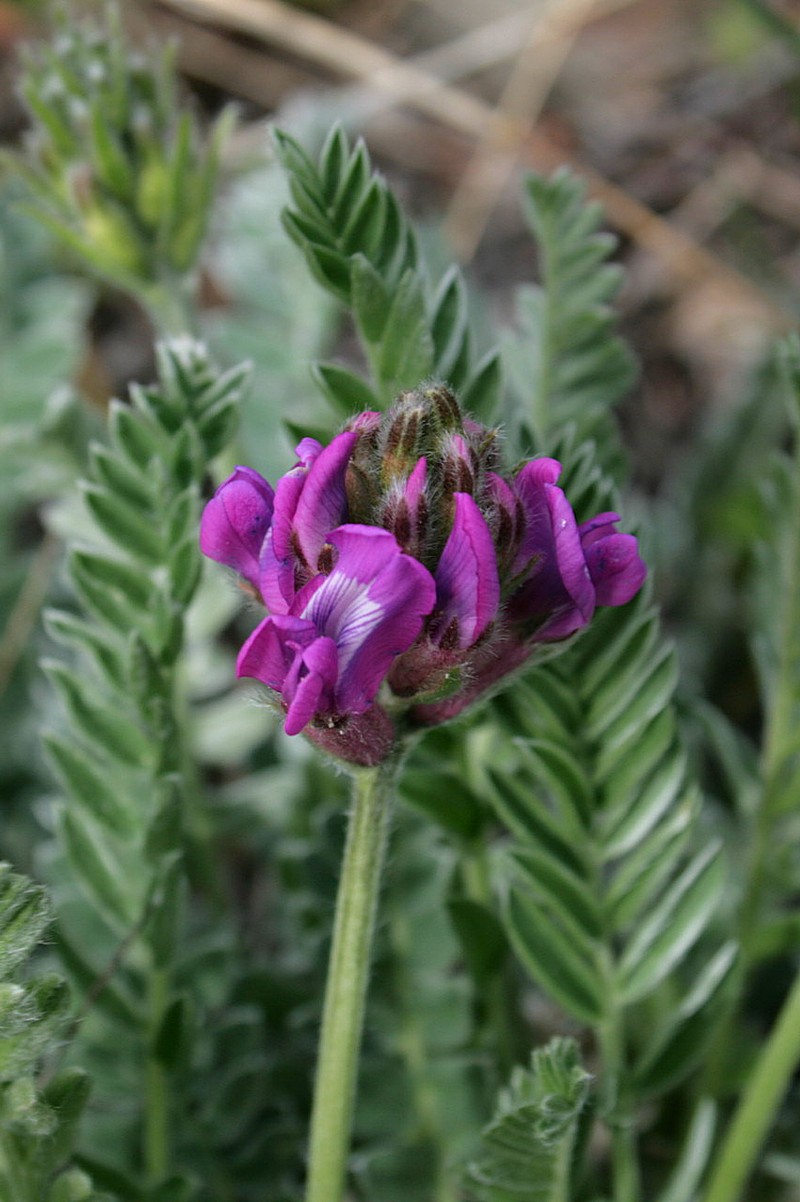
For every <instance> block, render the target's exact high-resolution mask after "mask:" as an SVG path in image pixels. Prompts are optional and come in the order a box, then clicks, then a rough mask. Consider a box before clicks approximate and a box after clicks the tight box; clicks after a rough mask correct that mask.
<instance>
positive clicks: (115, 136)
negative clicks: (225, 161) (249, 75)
mask: <svg viewBox="0 0 800 1202" xmlns="http://www.w3.org/2000/svg"><path fill="white" fill-rule="evenodd" d="M57 19H58V31H57V34H56V37H55V39H54V42H53V44H52V45H50V46H44V47H39V48H36V49H32V50H30V51H29V52H28V53H27V55H26V57H25V65H24V72H23V77H22V84H21V87H22V93H23V96H24V98H25V101H26V102H27V105H28V108H29V110H30V113H31V117H32V129H31V131H30V133H29V136H28V145H27V154H26V156H25V159H24V160H20V161H19V162H18V164H17V166H18V167H19V169H20V172H21V174H22V175H23V177H24V178H25V179H26V181H27V183H28V186H29V188H30V191H31V193H32V195H33V198H34V205H35V209H36V211H37V212H38V215H39V216H40V218H41V219H42V220H43V221H44V222H45V223H46V224H47V225H48V226H49V227H50V229H51V230H53V231H54V232H55V233H56V234H57V235H59V236H60V238H61V239H62V241H63V242H64V243H65V244H66V245H67V247H68V248H69V249H70V250H71V251H72V252H73V253H75V254H77V256H78V257H79V258H80V259H81V260H82V261H83V263H84V265H85V266H88V267H89V268H91V269H92V270H93V271H96V272H98V273H100V274H102V275H103V276H105V277H106V278H108V279H110V280H112V281H113V282H116V283H119V284H120V285H122V286H125V287H129V288H135V287H136V286H137V285H139V286H141V285H147V284H148V283H150V282H154V281H156V280H158V279H163V276H164V274H165V272H172V273H174V274H182V273H184V272H187V271H188V270H190V269H191V268H192V267H193V265H194V263H195V260H196V257H197V254H198V250H199V247H200V244H201V241H202V238H203V235H204V233H205V228H206V224H207V218H208V211H209V206H210V203H211V200H212V198H213V192H214V183H215V179H216V173H217V158H218V151H219V142H220V139H221V138H222V136H223V132H224V131H223V126H222V125H221V124H220V125H218V127H217V129H216V130H215V132H214V134H213V136H212V138H211V139H210V141H209V144H208V145H207V146H202V145H201V139H200V137H199V136H198V132H197V129H196V128H195V125H194V123H193V121H192V120H191V118H190V117H189V115H188V114H187V113H185V112H181V111H180V109H179V108H178V105H177V102H176V98H175V94H174V84H175V80H174V69H173V62H172V59H173V54H172V50H171V48H167V49H166V50H164V51H161V52H160V53H159V54H158V55H155V56H153V61H152V62H151V61H150V57H147V58H145V57H144V55H142V54H141V53H139V52H136V51H133V52H132V51H130V50H129V49H128V48H127V47H126V45H125V43H124V41H123V38H122V35H121V31H120V30H119V28H118V27H117V21H116V20H115V16H114V10H113V9H111V10H110V15H109V21H110V25H111V28H109V29H100V28H97V27H94V26H91V25H87V26H81V25H80V24H77V23H75V22H74V21H73V22H69V21H68V19H67V17H66V15H64V14H61V16H60V18H57ZM226 123H227V122H226Z"/></svg>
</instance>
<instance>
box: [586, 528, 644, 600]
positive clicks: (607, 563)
mask: <svg viewBox="0 0 800 1202" xmlns="http://www.w3.org/2000/svg"><path fill="white" fill-rule="evenodd" d="M584 547H585V551H586V564H587V567H588V568H589V575H590V576H591V578H592V581H593V583H594V586H595V589H596V591H597V604H598V605H624V604H625V603H626V602H627V601H630V599H631V597H634V596H635V595H636V593H638V591H639V589H640V588H641V587H642V585H643V584H644V579H645V576H646V575H647V566H646V564H645V563H644V562H643V561H642V559H641V558H640V556H639V544H638V542H637V540H636V538H635V537H634V536H633V535H632V534H616V533H614V534H606V535H605V536H604V537H603V538H598V539H597V541H595V542H592V543H590V544H589V546H588V547H586V544H585V542H584Z"/></svg>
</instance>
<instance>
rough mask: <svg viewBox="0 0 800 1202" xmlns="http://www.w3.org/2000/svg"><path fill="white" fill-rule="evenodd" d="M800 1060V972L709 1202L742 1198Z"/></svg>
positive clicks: (717, 1169) (728, 1141) (719, 1162)
mask: <svg viewBox="0 0 800 1202" xmlns="http://www.w3.org/2000/svg"><path fill="white" fill-rule="evenodd" d="M798 1061H800V974H798V976H797V978H796V980H795V982H794V985H793V986H792V990H791V993H790V994H789V996H788V998H787V999H786V1001H785V1003H784V1006H783V1009H782V1011H781V1014H780V1017H779V1019H778V1022H777V1025H776V1026H775V1028H774V1030H773V1032H772V1034H771V1035H770V1038H769V1040H768V1041H767V1044H766V1046H765V1048H764V1050H763V1052H762V1053H761V1056H760V1058H759V1060H758V1062H757V1064H756V1067H755V1070H754V1072H753V1073H752V1074H751V1076H750V1080H749V1081H748V1083H747V1087H746V1089H745V1091H744V1094H743V1095H742V1098H741V1101H740V1103H739V1106H738V1109H737V1110H736V1113H735V1114H734V1117H733V1121H732V1122H731V1124H730V1126H729V1128H728V1132H727V1135H726V1137H725V1142H724V1143H723V1145H722V1148H721V1150H720V1152H719V1155H718V1157H717V1159H716V1163H715V1166H714V1169H713V1171H712V1174H711V1181H710V1184H709V1187H708V1190H707V1192H706V1194H705V1198H704V1202H737V1199H739V1198H740V1197H741V1196H742V1189H743V1188H744V1185H745V1183H746V1181H747V1178H748V1177H749V1175H750V1172H751V1171H752V1169H753V1166H754V1164H755V1162H756V1159H757V1157H758V1154H759V1151H760V1149H761V1145H762V1144H763V1142H764V1139H765V1138H766V1135H767V1132H768V1131H769V1128H770V1126H771V1124H772V1122H773V1119H774V1117H775V1114H776V1112H777V1110H778V1107H779V1106H780V1103H781V1100H782V1098H783V1096H784V1094H785V1092H786V1089H787V1087H788V1085H789V1082H790V1080H791V1077H792V1074H793V1073H794V1071H795V1068H796V1067H797V1064H798Z"/></svg>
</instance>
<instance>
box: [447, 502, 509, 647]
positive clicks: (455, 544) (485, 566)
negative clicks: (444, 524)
mask: <svg viewBox="0 0 800 1202" xmlns="http://www.w3.org/2000/svg"><path fill="white" fill-rule="evenodd" d="M454 501H455V517H454V519H453V527H452V530H451V531H450V535H449V537H448V539H447V542H446V543H445V546H444V550H443V551H442V554H441V557H440V559H439V563H438V566H437V568H436V573H435V579H436V608H437V610H441V614H442V617H441V619H440V620H439V621H437V631H436V633H437V634H439V635H440V636H441V635H442V634H444V632H445V631H447V630H449V629H451V627H452V624H453V623H454V622H455V630H456V632H457V635H456V637H457V640H458V646H459V647H470V646H472V644H473V643H474V642H475V641H476V639H478V638H480V636H481V635H482V634H483V632H484V630H485V629H486V627H487V626H488V625H489V623H490V622H491V621H492V619H493V618H494V616H495V614H496V613H497V606H498V604H499V601H500V581H499V579H498V575H497V560H496V557H495V550H494V543H493V542H492V536H491V534H490V533H489V527H488V526H487V525H486V522H485V520H484V518H483V515H482V514H481V511H480V510H479V509H478V506H477V505H476V504H475V501H474V500H473V499H472V497H471V496H469V494H468V493H462V492H457V493H455V494H454ZM449 645H451V644H449Z"/></svg>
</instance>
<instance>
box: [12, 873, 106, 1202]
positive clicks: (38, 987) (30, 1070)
mask: <svg viewBox="0 0 800 1202" xmlns="http://www.w3.org/2000/svg"><path fill="white" fill-rule="evenodd" d="M49 922H50V912H49V905H48V901H47V898H46V895H45V892H44V890H43V889H41V888H40V887H39V886H38V885H34V884H33V883H32V882H31V881H29V880H27V878H25V877H23V876H19V875H17V874H15V873H12V872H11V870H10V868H9V866H8V865H7V864H0V1198H2V1199H3V1200H4V1202H5V1200H6V1199H8V1202H12V1200H13V1202H59V1200H66V1202H69V1200H70V1199H83V1200H85V1202H102V1200H101V1198H100V1195H98V1194H96V1193H95V1192H94V1189H93V1187H92V1183H91V1180H90V1178H89V1177H87V1176H86V1175H85V1174H82V1173H77V1170H75V1169H73V1168H71V1167H69V1165H70V1160H71V1157H72V1149H73V1143H74V1138H75V1132H76V1126H77V1123H78V1120H79V1118H80V1115H81V1112H82V1110H83V1108H84V1106H85V1104H86V1101H87V1098H88V1095H89V1086H88V1080H87V1078H86V1075H85V1074H84V1073H82V1072H80V1071H79V1070H77V1069H69V1070H67V1071H66V1072H63V1073H59V1074H57V1075H56V1076H55V1077H53V1079H52V1080H51V1081H50V1082H49V1084H48V1085H47V1086H46V1087H45V1088H44V1089H43V1090H40V1089H39V1088H37V1085H36V1074H37V1073H38V1070H39V1067H40V1061H41V1059H42V1057H43V1056H45V1055H48V1054H49V1055H52V1054H53V1053H54V1052H55V1051H56V1049H57V1047H58V1044H59V1042H60V1040H61V1039H62V1035H63V1029H64V1026H65V1024H66V1021H67V1017H68V1010H69V994H68V989H67V985H66V983H65V982H64V981H63V980H62V979H61V978H60V977H57V976H54V975H52V974H49V975H47V976H30V975H29V974H28V973H25V972H24V971H23V970H24V969H25V968H26V966H27V965H26V962H27V961H29V960H30V959H31V958H32V956H33V955H34V953H35V951H36V945H37V944H38V943H39V941H40V940H41V938H42V936H43V935H44V934H45V932H46V928H47V926H48V925H49ZM76 1173H77V1177H76ZM78 1177H79V1178H80V1179H81V1180H80V1181H78ZM78 1185H80V1190H78ZM106 1202H110V1199H109V1200H106Z"/></svg>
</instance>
